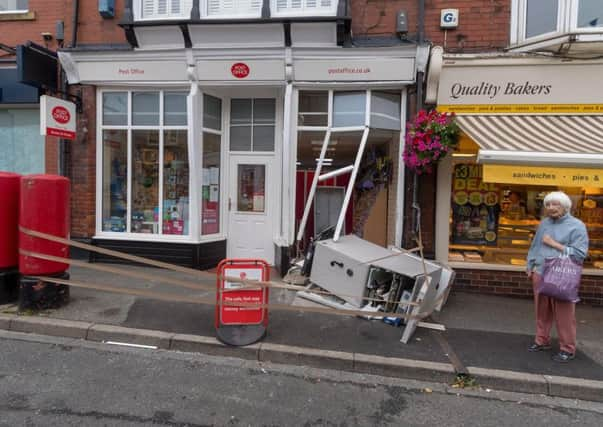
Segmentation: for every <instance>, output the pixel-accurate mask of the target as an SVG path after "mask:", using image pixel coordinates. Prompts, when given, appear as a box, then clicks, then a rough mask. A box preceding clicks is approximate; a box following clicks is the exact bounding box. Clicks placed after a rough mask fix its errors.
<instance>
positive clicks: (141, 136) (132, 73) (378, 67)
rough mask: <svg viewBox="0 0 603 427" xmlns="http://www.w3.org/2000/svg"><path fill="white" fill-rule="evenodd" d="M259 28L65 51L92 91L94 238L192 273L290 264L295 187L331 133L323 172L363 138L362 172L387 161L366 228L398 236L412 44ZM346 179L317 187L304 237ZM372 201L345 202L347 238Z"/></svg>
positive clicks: (350, 159) (330, 208)
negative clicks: (347, 43)
mask: <svg viewBox="0 0 603 427" xmlns="http://www.w3.org/2000/svg"><path fill="white" fill-rule="evenodd" d="M268 27H270V26H267V25H266V24H262V25H255V26H254V25H251V24H249V25H248V26H247V27H246V30H245V31H241V32H240V33H239V34H238V35H239V37H240V39H239V40H238V42H236V43H235V42H233V44H232V45H231V46H229V47H226V48H225V47H222V48H219V49H218V48H216V47H214V46H213V45H212V46H209V45H207V44H204V42H203V41H202V39H201V38H195V31H196V30H195V29H194V28H193V26H191V30H190V31H191V37H192V42H193V47H192V48H180V49H177V48H171V49H161V48H158V47H157V46H156V45H149V46H145V45H144V44H143V41H144V40H145V39H144V37H140V38H139V40H138V42H139V47H138V48H136V49H128V50H115V49H109V48H106V49H99V48H98V47H97V48H94V49H91V48H90V49H79V50H77V49H76V50H64V51H62V52H61V53H60V56H61V61H62V64H63V66H64V68H65V69H66V70H68V73H67V74H68V79H69V82H70V83H71V84H79V85H83V86H92V87H94V88H95V90H96V118H95V119H96V124H97V125H96V129H95V132H96V158H95V165H96V209H95V229H94V232H93V236H94V237H93V238H92V241H93V242H94V244H96V245H99V246H102V247H108V248H114V249H117V250H123V251H126V252H130V253H134V254H138V255H142V256H149V257H151V258H156V259H161V260H164V261H168V262H175V263H178V264H183V265H190V266H194V267H197V268H210V267H213V266H215V265H216V264H217V262H219V261H220V260H221V259H223V258H225V257H229V258H261V259H265V260H266V261H268V262H269V263H270V264H273V265H277V266H278V267H281V268H285V267H284V266H285V265H286V264H287V262H288V257H289V256H290V255H291V254H292V252H290V248H291V247H292V246H293V245H294V243H295V241H296V237H297V236H296V233H297V231H298V227H299V224H300V221H301V216H302V214H301V212H300V209H299V206H302V209H303V205H304V204H305V198H306V197H307V196H308V195H307V193H305V189H306V188H307V187H304V185H303V183H304V182H306V181H304V180H307V179H311V178H309V177H310V175H309V174H310V173H311V171H312V170H313V169H315V168H316V158H317V157H319V156H318V154H319V152H320V147H321V145H322V144H323V142H324V140H325V135H326V134H327V133H329V135H330V138H329V141H328V145H329V149H328V152H327V153H328V156H326V157H328V158H329V160H330V161H329V162H327V164H326V165H325V168H323V171H326V172H328V171H330V170H334V169H338V168H341V167H342V166H348V165H350V164H354V160H355V156H356V154H357V151H358V146H359V145H360V143H361V142H362V139H363V135H364V134H366V140H365V143H366V147H367V148H366V151H365V156H364V157H363V160H362V162H361V164H360V166H361V167H360V169H361V170H362V172H366V174H367V176H369V175H370V176H371V177H372V176H373V175H371V174H370V172H372V171H377V172H379V171H383V169H384V168H383V167H382V166H383V165H385V164H387V165H388V167H389V169H387V171H386V172H384V176H385V178H383V179H382V180H379V179H377V178H370V179H368V181H367V180H366V179H364V180H362V182H365V183H366V185H368V186H369V187H371V186H372V187H371V188H374V187H378V188H377V190H379V189H382V188H383V187H387V191H385V193H383V192H381V194H378V196H379V197H380V198H381V199H380V200H382V206H383V208H382V209H381V210H380V213H379V215H380V216H379V218H378V219H375V218H372V221H373V222H372V223H371V224H373V225H371V226H367V227H368V229H369V231H368V233H369V234H370V233H372V235H375V236H376V237H374V239H375V241H378V242H379V243H380V244H382V245H383V246H386V245H388V244H393V243H396V241H395V240H396V236H398V237H397V239H398V240H399V239H400V235H401V224H400V221H401V220H396V218H397V217H399V218H401V217H402V215H401V209H402V202H401V200H402V191H401V189H400V188H399V187H400V184H399V183H398V182H397V181H398V180H397V177H398V176H402V175H403V174H402V172H401V167H400V164H399V163H400V162H399V161H398V159H399V157H400V156H399V155H398V153H399V152H400V144H401V141H402V140H403V138H402V132H403V128H404V126H402V125H401V123H402V122H403V120H404V117H405V115H406V111H405V106H406V88H407V86H408V85H411V84H413V82H414V76H415V73H416V68H415V64H416V55H417V49H416V47H415V46H409V45H398V46H394V47H383V48H370V49H369V48H361V47H354V48H342V47H341V46H339V45H338V44H337V40H336V39H335V38H332V39H330V38H329V41H328V43H325V45H324V46H321V47H317V46H316V45H314V46H312V47H310V46H304V42H303V40H304V37H309V36H310V35H312V36H314V35H315V34H310V33H309V32H308V31H307V30H304V31H299V32H297V33H295V32H293V33H292V36H293V47H287V46H285V41H284V40H283V38H282V37H283V31H282V25H281V26H277V27H276V28H272V27H270V29H269V30H268V29H267V28H268ZM162 28H163V30H162V31H167V28H169V27H162ZM212 28H214V27H212ZM215 28H217V27H215ZM215 28H214V29H213V30H212V31H217V30H215ZM178 31H180V30H179V29H178ZM224 31H226V30H224ZM266 31H273V33H271V34H273V35H274V38H266V35H265V32H266ZM228 33H229V37H231V38H232V36H233V35H232V29H230V28H229V29H228ZM166 34H167V33H166ZM296 34H297V37H298V39H297V40H298V45H299V47H296V45H295V40H296V39H295V37H296ZM328 34H329V37H330V34H331V33H330V32H329V33H328ZM253 37H256V39H255V40H252V38H253ZM267 40H269V41H267ZM275 40H276V41H275ZM162 42H163V43H165V39H163V40H162ZM309 44H310V45H311V44H312V43H309ZM242 45H254V46H256V47H255V48H254V49H250V48H242V47H241V46H242ZM317 149H318V152H317ZM363 168H364V169H363ZM349 177H350V173H348V174H347V176H345V175H341V176H338V177H337V178H334V179H332V180H328V181H325V182H324V183H323V184H324V185H322V186H321V187H324V188H323V190H321V191H319V192H317V198H321V200H322V201H323V202H324V203H323V204H321V206H325V207H326V208H327V209H326V210H325V211H321V212H322V215H320V213H317V212H312V213H311V215H310V216H311V218H310V219H309V221H308V222H307V227H306V230H308V231H307V232H308V236H310V235H314V234H316V233H318V232H319V231H320V229H323V228H324V227H327V226H329V225H334V224H333V222H336V221H337V218H336V216H335V212H336V210H337V209H336V207H335V206H334V204H335V205H336V204H337V203H339V206H340V205H341V203H342V194H343V192H344V191H343V188H344V187H345V186H346V184H347V182H349ZM364 177H365V175H363V174H359V178H358V181H359V182H360V181H361V178H364ZM369 181H370V182H369ZM382 181H387V185H382V184H384V182H382ZM327 187H328V188H327ZM318 193H320V194H318ZM377 193H380V192H379V191H374V194H375V197H377ZM367 194H368V193H367ZM300 195H301V197H300ZM361 204H362V207H361ZM368 204H369V203H368V202H367V199H366V198H362V197H357V198H356V200H351V202H350V207H349V209H348V212H349V213H348V214H347V215H348V218H349V219H348V220H347V221H346V224H345V229H344V233H350V232H352V231H354V227H355V226H356V227H360V228H361V229H362V227H363V224H364V223H366V222H367V221H369V222H370V220H371V214H370V212H369V210H370V209H369V208H367V207H366V206H365V205H368ZM354 221H356V222H357V223H360V225H358V224H356V225H355V223H354ZM363 221H364V222H363ZM315 223H316V224H315ZM374 224H378V225H377V226H375V225H374ZM303 238H306V236H305V235H304V236H303ZM397 243H399V242H397ZM97 259H100V258H97Z"/></svg>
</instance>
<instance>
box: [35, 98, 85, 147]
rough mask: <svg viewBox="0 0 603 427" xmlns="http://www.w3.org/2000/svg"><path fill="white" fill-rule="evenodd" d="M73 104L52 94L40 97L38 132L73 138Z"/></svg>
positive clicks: (74, 117)
mask: <svg viewBox="0 0 603 427" xmlns="http://www.w3.org/2000/svg"><path fill="white" fill-rule="evenodd" d="M75 119H76V116H75V104H74V103H73V102H69V101H65V100H62V99H58V98H53V97H52V96H47V95H42V96H41V97H40V134H41V135H50V136H58V137H61V138H65V139H75V124H76V120H75Z"/></svg>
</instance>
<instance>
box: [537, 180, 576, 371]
mask: <svg viewBox="0 0 603 427" xmlns="http://www.w3.org/2000/svg"><path fill="white" fill-rule="evenodd" d="M571 207H572V201H571V200H570V198H569V197H568V196H567V194H565V193H563V192H561V191H553V192H552V193H549V194H547V196H546V197H545V198H544V208H545V211H546V218H544V219H543V220H542V221H541V223H540V226H539V227H538V230H537V231H536V235H535V236H534V239H533V240H532V245H531V246H530V250H529V252H528V259H527V261H528V263H527V274H528V278H531V279H532V286H533V288H534V303H535V306H536V307H535V308H536V339H535V341H534V343H533V344H532V345H531V346H530V347H529V348H528V350H529V351H532V352H534V351H543V350H550V348H551V345H550V338H551V337H550V332H551V327H552V325H553V320H554V321H555V324H556V327H557V335H559V344H560V351H559V353H557V354H555V355H554V356H553V360H554V361H556V362H561V363H565V362H569V361H570V360H572V359H573V358H574V357H575V354H576V315H575V308H576V304H575V303H573V302H569V301H560V300H558V299H554V298H551V297H548V296H545V295H539V294H538V283H539V281H540V277H541V275H542V270H543V267H544V260H545V259H546V258H554V257H558V256H560V255H561V254H565V255H569V256H571V257H572V259H573V260H575V261H577V262H580V263H581V262H582V261H584V258H586V253H587V252H588V235H587V233H586V227H585V226H584V223H583V222H582V221H580V220H579V219H577V218H574V217H573V216H572V215H571V214H570V213H569V212H570V209H571Z"/></svg>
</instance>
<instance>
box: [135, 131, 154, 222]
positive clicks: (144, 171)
mask: <svg viewBox="0 0 603 427" xmlns="http://www.w3.org/2000/svg"><path fill="white" fill-rule="evenodd" d="M132 156H133V158H132V233H153V234H159V132H158V131H156V130H135V131H132Z"/></svg>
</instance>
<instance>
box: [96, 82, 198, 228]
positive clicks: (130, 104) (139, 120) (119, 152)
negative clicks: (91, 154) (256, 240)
mask: <svg viewBox="0 0 603 427" xmlns="http://www.w3.org/2000/svg"><path fill="white" fill-rule="evenodd" d="M186 96H187V95H186V93H182V92H162V91H154V92H143V91H137V92H127V91H120V92H117V91H115V92H113V91H107V92H103V93H102V138H103V142H102V159H103V163H102V169H101V175H102V176H101V178H100V179H101V181H102V183H103V184H102V194H101V196H100V197H101V204H102V220H101V231H103V232H113V233H137V234H154V235H161V234H163V235H187V234H189V175H190V174H189V158H188V131H187V111H186ZM130 124H131V126H130ZM129 153H130V154H129ZM129 156H130V157H129ZM128 185H131V188H128ZM128 218H129V221H128Z"/></svg>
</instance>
